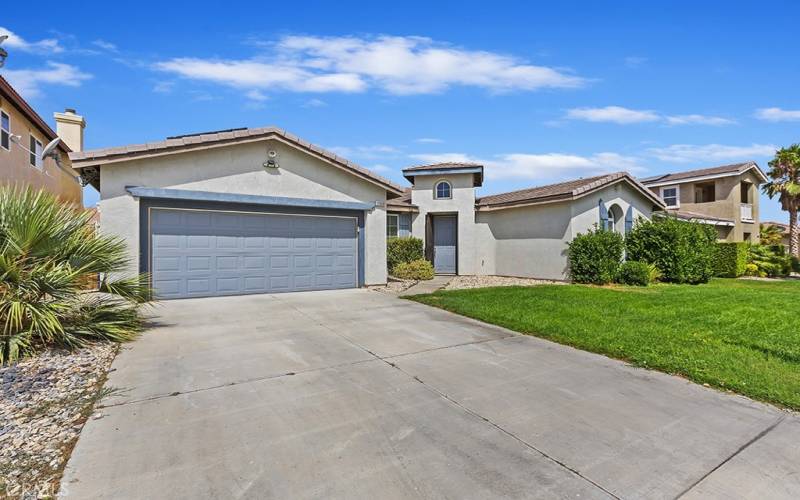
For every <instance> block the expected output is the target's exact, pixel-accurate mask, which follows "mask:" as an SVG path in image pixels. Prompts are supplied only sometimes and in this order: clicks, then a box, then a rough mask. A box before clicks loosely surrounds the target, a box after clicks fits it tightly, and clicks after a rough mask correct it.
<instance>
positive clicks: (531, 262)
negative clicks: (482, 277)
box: [475, 183, 653, 280]
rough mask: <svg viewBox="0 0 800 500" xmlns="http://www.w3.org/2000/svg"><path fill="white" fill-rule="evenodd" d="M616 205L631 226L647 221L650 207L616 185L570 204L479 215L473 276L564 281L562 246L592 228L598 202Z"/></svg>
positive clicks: (640, 197)
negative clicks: (630, 212)
mask: <svg viewBox="0 0 800 500" xmlns="http://www.w3.org/2000/svg"><path fill="white" fill-rule="evenodd" d="M601 199H602V200H603V203H604V205H605V206H606V207H611V206H612V205H614V204H617V205H619V207H620V210H621V212H622V220H621V221H620V224H619V225H618V227H617V230H619V231H620V232H624V230H625V226H624V214H625V213H626V212H627V210H628V207H629V206H633V218H634V221H636V220H637V219H639V218H640V217H643V218H646V219H649V218H650V217H651V215H652V206H653V202H652V201H651V200H650V199H649V198H647V197H646V196H644V195H643V194H642V193H641V192H640V191H638V190H637V189H635V188H633V187H631V186H630V185H629V184H627V183H618V184H615V185H612V186H608V187H606V188H604V189H602V190H600V191H597V192H595V193H592V194H590V195H587V196H584V197H583V198H579V199H578V200H575V201H567V202H560V203H548V204H543V205H532V206H528V207H519V208H508V209H504V210H495V211H482V212H478V213H477V215H476V225H475V226H476V227H475V239H476V247H475V249H476V265H477V270H476V274H496V275H501V276H521V277H530V278H544V279H554V280H565V279H567V272H568V259H567V244H568V243H569V242H570V241H572V239H573V238H574V237H575V236H576V235H578V233H586V232H587V231H588V230H589V229H592V228H593V227H595V225H596V224H598V223H599V220H600V208H599V203H600V200H601Z"/></svg>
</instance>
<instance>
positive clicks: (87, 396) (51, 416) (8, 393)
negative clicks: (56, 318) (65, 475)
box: [0, 344, 118, 499]
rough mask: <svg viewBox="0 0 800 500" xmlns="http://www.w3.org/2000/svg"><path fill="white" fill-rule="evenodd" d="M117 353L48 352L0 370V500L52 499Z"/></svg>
mask: <svg viewBox="0 0 800 500" xmlns="http://www.w3.org/2000/svg"><path fill="white" fill-rule="evenodd" d="M117 348H118V347H117V345H116V344H94V345H91V346H89V347H85V348H82V349H79V350H76V351H73V352H67V351H63V350H55V349H50V350H45V351H42V352H41V353H40V354H39V355H37V356H36V357H33V358H29V359H25V360H23V361H21V362H19V363H18V364H15V365H12V366H6V367H1V368H0V382H1V383H2V393H0V498H25V499H29V498H48V497H55V494H56V492H57V489H58V482H59V479H60V478H61V473H62V471H63V469H64V466H65V465H66V462H67V459H68V458H69V455H70V453H71V452H72V447H73V446H74V445H75V441H76V440H77V439H78V434H80V431H81V428H83V424H84V422H85V421H86V419H87V418H89V416H90V414H91V413H92V410H93V408H94V403H95V402H96V401H98V400H99V399H100V398H101V397H102V396H103V395H104V394H105V392H104V390H103V389H102V387H103V383H104V382H105V380H106V375H107V373H108V370H109V367H110V366H111V361H112V360H113V359H114V356H115V355H116V353H117ZM93 418H102V415H100V414H97V415H95V416H94V417H93Z"/></svg>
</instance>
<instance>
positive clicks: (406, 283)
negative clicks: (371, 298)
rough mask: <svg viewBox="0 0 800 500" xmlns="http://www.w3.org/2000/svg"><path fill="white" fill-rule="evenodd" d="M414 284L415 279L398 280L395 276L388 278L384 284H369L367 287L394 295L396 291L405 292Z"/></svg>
mask: <svg viewBox="0 0 800 500" xmlns="http://www.w3.org/2000/svg"><path fill="white" fill-rule="evenodd" d="M416 284H417V281H416V280H400V279H396V278H389V281H388V282H387V283H386V285H380V286H371V287H369V289H370V290H375V291H376V292H382V293H391V294H395V295H396V294H398V293H402V292H405V291H406V290H408V289H409V288H411V287H412V286H414V285H416Z"/></svg>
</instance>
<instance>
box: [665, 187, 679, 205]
mask: <svg viewBox="0 0 800 500" xmlns="http://www.w3.org/2000/svg"><path fill="white" fill-rule="evenodd" d="M679 197H680V189H679V188H678V186H670V187H662V188H661V199H662V200H664V203H666V204H667V208H678V206H679V205H680V200H679Z"/></svg>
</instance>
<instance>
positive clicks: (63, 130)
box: [53, 108, 86, 151]
mask: <svg viewBox="0 0 800 500" xmlns="http://www.w3.org/2000/svg"><path fill="white" fill-rule="evenodd" d="M53 116H55V118H56V134H57V135H58V136H59V137H61V140H63V141H64V143H65V144H66V145H67V146H69V148H70V149H71V150H73V151H83V129H84V127H86V120H84V119H83V117H82V116H81V115H79V114H76V113H75V110H74V109H70V108H67V109H65V110H64V112H63V113H54V114H53Z"/></svg>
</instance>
